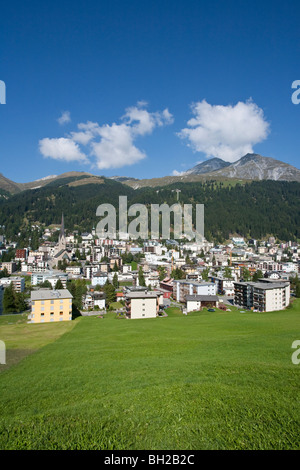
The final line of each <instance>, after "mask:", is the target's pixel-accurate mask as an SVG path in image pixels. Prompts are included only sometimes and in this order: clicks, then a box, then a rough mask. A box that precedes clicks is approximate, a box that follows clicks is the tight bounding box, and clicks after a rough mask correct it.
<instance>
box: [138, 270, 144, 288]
mask: <svg viewBox="0 0 300 470" xmlns="http://www.w3.org/2000/svg"><path fill="white" fill-rule="evenodd" d="M139 285H140V286H142V287H146V282H145V278H144V273H143V269H142V266H140V268H139Z"/></svg>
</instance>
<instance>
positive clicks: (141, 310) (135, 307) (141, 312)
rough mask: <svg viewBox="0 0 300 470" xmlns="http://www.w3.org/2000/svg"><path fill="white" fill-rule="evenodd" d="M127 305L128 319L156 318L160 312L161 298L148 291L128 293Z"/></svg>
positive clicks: (126, 297)
mask: <svg viewBox="0 0 300 470" xmlns="http://www.w3.org/2000/svg"><path fill="white" fill-rule="evenodd" d="M125 304H126V315H127V317H128V318H131V319H138V318H155V317H156V316H157V315H158V311H159V296H158V295H157V294H155V293H154V292H148V291H132V292H127V294H126V296H125Z"/></svg>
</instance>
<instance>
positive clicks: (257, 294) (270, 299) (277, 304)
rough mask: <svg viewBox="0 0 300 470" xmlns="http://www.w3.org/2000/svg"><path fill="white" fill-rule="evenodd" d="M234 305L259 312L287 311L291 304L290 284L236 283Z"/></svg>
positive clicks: (261, 281)
mask: <svg viewBox="0 0 300 470" xmlns="http://www.w3.org/2000/svg"><path fill="white" fill-rule="evenodd" d="M234 290H235V295H234V303H235V305H237V306H240V307H243V308H249V309H252V310H254V311H255V310H256V311H259V312H273V311H276V310H283V309H285V308H286V307H287V306H288V305H289V303H290V283H289V282H281V281H276V280H269V279H261V280H260V281H258V282H235V283H234Z"/></svg>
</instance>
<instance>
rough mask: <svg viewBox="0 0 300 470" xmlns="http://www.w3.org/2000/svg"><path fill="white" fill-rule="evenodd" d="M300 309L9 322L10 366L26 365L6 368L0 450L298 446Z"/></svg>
mask: <svg viewBox="0 0 300 470" xmlns="http://www.w3.org/2000/svg"><path fill="white" fill-rule="evenodd" d="M299 308H300V307H299V303H298V302H294V305H293V307H292V308H290V309H287V310H286V311H283V312H273V313H268V314H263V313H251V314H249V313H248V314H247V313H242V312H240V311H239V310H238V309H237V308H234V307H232V308H231V309H230V310H231V311H227V312H223V311H221V310H216V311H215V312H208V311H202V312H194V313H193V314H188V315H182V313H181V311H180V309H176V308H173V309H172V308H170V309H167V311H166V313H167V317H165V318H153V319H152V318H151V319H147V320H128V321H127V320H125V319H120V318H117V315H116V313H107V314H106V315H105V316H104V319H99V318H97V316H93V317H80V318H77V319H76V320H73V321H72V322H54V323H48V324H47V323H45V324H40V325H29V324H28V323H26V322H24V323H18V325H12V324H8V322H10V323H12V320H11V317H10V316H8V317H6V318H7V320H6V318H5V317H4V318H3V320H4V321H5V320H6V322H7V323H6V324H5V323H4V322H3V321H1V332H2V336H1V337H2V338H3V340H4V341H5V344H6V345H7V349H8V351H7V356H8V361H9V363H8V366H11V364H12V362H13V361H15V360H16V359H17V357H18V356H19V357H20V356H21V357H22V356H23V357H24V356H25V355H26V354H27V357H26V359H25V360H22V361H21V362H19V363H18V364H15V365H13V366H11V367H10V369H9V370H8V371H6V372H1V368H4V367H5V366H0V375H1V382H0V393H1V404H2V407H1V415H0V446H1V449H2V450H9V449H19V450H21V449H24V450H28V449H35V450H58V449H68V450H80V449H82V450H100V451H102V452H103V450H105V449H107V450H109V449H110V450H111V449H113V452H115V450H118V449H119V450H121V449H125V450H127V451H128V450H131V451H132V450H133V449H136V450H142V449H152V450H154V449H157V452H161V451H162V450H163V449H166V451H167V452H169V450H168V449H175V450H176V449H177V450H178V449H189V451H191V450H193V449H194V450H199V449H215V450H216V449H219V450H221V449H223V450H225V449H227V450H229V449H231V450H233V449H248V450H249V449H260V450H261V449H269V450H270V449H299V413H300V404H299V399H298V395H299V370H298V367H299V366H298V367H297V366H295V365H293V364H292V362H291V354H292V352H293V350H292V349H291V347H290V345H291V344H292V342H293V341H294V338H295V332H297V331H299V328H300V315H299V313H300V310H299ZM66 323H68V324H67V325H64V324H66ZM63 333H65V334H63ZM45 343H46V346H44V345H45ZM47 343H48V344H47ZM28 350H29V351H30V350H31V352H33V351H36V350H38V352H37V353H35V354H31V355H28ZM58 365H59V366H58ZM18 384H22V386H18ZM57 396H59V400H56V399H55V398H56V397H57ZM157 452H156V454H157ZM127 453H128V452H127ZM157 455H158V454H157ZM160 456H161V454H160ZM192 461H193V460H192ZM127 467H128V465H127ZM137 468H139V467H138V466H137Z"/></svg>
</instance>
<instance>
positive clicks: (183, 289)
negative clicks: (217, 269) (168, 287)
mask: <svg viewBox="0 0 300 470" xmlns="http://www.w3.org/2000/svg"><path fill="white" fill-rule="evenodd" d="M193 294H196V295H206V296H210V295H216V294H217V286H216V284H214V283H213V282H197V281H190V280H189V281H188V280H186V279H185V280H174V281H173V298H174V300H177V302H185V301H186V296H187V295H193Z"/></svg>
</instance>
